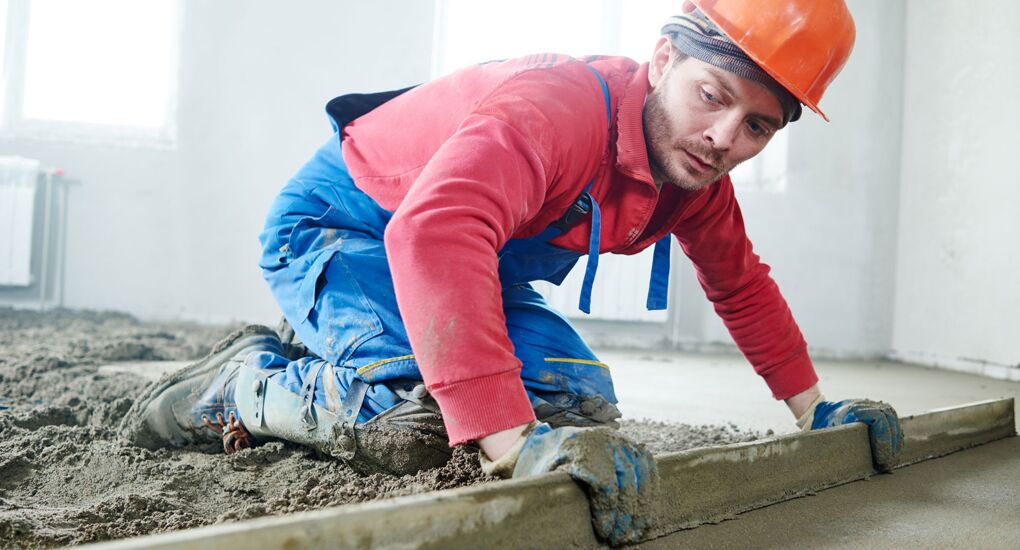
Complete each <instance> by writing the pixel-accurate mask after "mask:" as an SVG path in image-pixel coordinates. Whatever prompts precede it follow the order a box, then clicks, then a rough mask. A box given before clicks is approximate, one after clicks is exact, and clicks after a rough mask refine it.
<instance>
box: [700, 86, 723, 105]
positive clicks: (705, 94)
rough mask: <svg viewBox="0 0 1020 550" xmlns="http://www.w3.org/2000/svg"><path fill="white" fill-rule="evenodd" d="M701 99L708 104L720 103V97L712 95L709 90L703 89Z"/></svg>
mask: <svg viewBox="0 0 1020 550" xmlns="http://www.w3.org/2000/svg"><path fill="white" fill-rule="evenodd" d="M701 99H704V100H705V101H707V102H708V103H720V100H719V96H717V95H715V94H714V93H712V91H711V90H709V89H708V88H702V89H701Z"/></svg>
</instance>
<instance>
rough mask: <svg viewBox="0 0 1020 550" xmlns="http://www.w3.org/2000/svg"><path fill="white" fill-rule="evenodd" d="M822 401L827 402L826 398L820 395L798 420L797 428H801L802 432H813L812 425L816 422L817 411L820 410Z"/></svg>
mask: <svg viewBox="0 0 1020 550" xmlns="http://www.w3.org/2000/svg"><path fill="white" fill-rule="evenodd" d="M822 401H825V396H824V395H822V394H820V393H819V394H818V397H816V398H815V400H814V401H812V402H811V404H810V405H808V408H807V410H806V411H804V414H802V415H800V418H798V419H797V427H798V428H800V429H801V431H805V432H807V431H810V430H811V425H812V424H814V422H815V409H817V408H818V404H819V403H821V402H822Z"/></svg>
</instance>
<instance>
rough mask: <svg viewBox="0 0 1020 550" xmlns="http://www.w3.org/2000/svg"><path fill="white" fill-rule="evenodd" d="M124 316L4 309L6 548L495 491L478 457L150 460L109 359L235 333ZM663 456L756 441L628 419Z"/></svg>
mask: <svg viewBox="0 0 1020 550" xmlns="http://www.w3.org/2000/svg"><path fill="white" fill-rule="evenodd" d="M235 328H237V327H234V326H230V327H212V328H211V327H206V326H200V325H194V324H182V323H173V324H171V323H162V324H155V323H141V322H139V321H137V320H136V319H134V318H133V317H131V316H128V315H125V314H120V313H109V312H103V313H97V312H88V311H68V310H58V311H51V312H35V311H21V310H13V309H10V308H0V548H47V547H53V546H62V545H71V544H81V543H85V542H94V541H101V540H109V539H116V538H123V537H130V536H136V535H144V534H150V533H157V532H162V531H171V530H176V529H185V528H189V527H197V526H201V525H208V524H212V523H218V522H223V521H231V520H239V519H247V518H253V517H259V516H265V515H273V514H284V513H289V512H296V511H303V510H312V509H317V508H323V507H327V506H334V505H340V504H349V503H357V502H365V501H369V500H375V499H379V498H388V497H395V496H402V495H410V494H416V493H423V492H427V491H433V490H439V489H447V488H453V487H462V486H466V485H472V484H476V483H480V482H485V481H488V480H489V479H490V478H487V477H486V476H485V475H484V474H483V473H482V472H481V470H480V468H479V467H478V459H477V454H476V452H474V451H472V450H470V449H467V448H463V447H461V448H458V449H456V450H455V451H454V453H453V458H452V459H451V460H450V462H449V463H447V464H446V465H445V466H442V467H440V468H434V469H431V470H426V471H423V472H420V473H418V474H415V475H408V476H392V475H385V474H374V475H370V476H362V475H359V474H357V473H355V472H354V471H352V470H351V469H350V468H348V467H347V466H346V465H344V464H343V463H341V462H338V461H335V460H331V459H324V458H322V457H321V456H319V455H317V454H316V453H315V451H312V450H311V449H306V448H303V447H299V446H295V445H290V444H286V443H280V442H273V443H268V444H265V445H262V446H260V447H257V448H255V449H251V450H246V451H243V452H240V453H237V454H234V455H230V456H227V455H224V454H222V451H221V450H220V449H219V446H218V445H210V446H208V447H192V448H183V449H159V450H156V451H150V450H147V449H143V448H140V447H135V446H133V445H130V444H127V443H125V442H124V441H122V440H120V439H119V438H118V437H117V435H116V431H117V427H118V425H119V424H120V421H121V420H122V418H123V416H124V415H125V414H126V413H127V411H128V410H129V409H130V408H131V404H132V403H133V398H134V397H135V396H137V395H138V394H139V393H140V392H141V390H142V389H143V388H144V387H145V385H146V380H144V379H143V378H142V377H140V376H134V375H131V374H127V373H120V372H112V373H111V372H100V370H99V366H100V365H102V364H105V363H109V362H111V361H143V360H146V361H148V360H151V361H169V360H178V361H180V360H190V359H197V358H199V357H201V356H203V355H204V354H205V353H207V352H208V351H209V350H210V349H211V348H212V346H213V344H214V343H215V342H216V341H217V340H219V339H220V338H221V337H222V336H224V335H225V334H227V333H228V332H229V331H230V330H231V329H235ZM621 424H622V430H623V431H624V433H626V434H627V435H629V436H631V437H633V438H635V439H637V440H639V441H641V442H643V443H645V445H646V446H647V447H648V448H649V450H651V451H652V452H653V453H663V452H667V451H676V450H682V449H686V448H692V447H698V446H705V445H720V444H727V443H733V442H738V441H750V440H753V439H755V438H756V437H760V435H761V434H756V433H752V432H746V431H740V429H738V428H737V427H735V426H722V427H720V426H688V425H683V424H665V423H659V422H644V421H639V422H635V421H623V422H622V423H621Z"/></svg>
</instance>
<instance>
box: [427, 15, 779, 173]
mask: <svg viewBox="0 0 1020 550" xmlns="http://www.w3.org/2000/svg"><path fill="white" fill-rule="evenodd" d="M680 5H681V2H680V1H679V0H642V1H641V2H628V3H626V4H625V3H624V1H623V0H557V1H555V2H548V1H543V0H518V1H517V2H513V3H509V4H508V3H498V2H478V1H477V0H437V3H436V7H437V16H436V40H435V47H434V50H433V70H432V73H433V75H434V76H441V75H444V74H447V73H450V72H452V71H455V70H457V69H459V68H460V67H463V66H466V65H470V64H472V63H480V62H483V61H490V60H493V59H506V58H511V57H517V56H522V55H527V54H530V53H539V52H556V53H566V54H569V55H574V56H580V55H587V54H606V55H624V56H627V57H630V58H631V59H634V60H636V61H638V62H645V61H647V60H648V59H649V58H650V57H651V55H652V51H653V49H654V48H655V43H656V41H657V40H658V37H659V30H660V29H661V28H662V24H663V23H664V22H665V21H666V19H667V18H669V17H670V16H671V15H675V14H676V12H677V10H678V9H679V7H680ZM789 131H790V130H789V129H786V130H784V131H781V132H779V133H777V134H776V136H775V137H774V138H773V139H772V141H771V142H770V143H769V145H768V147H767V148H766V149H765V151H763V152H762V153H761V154H760V155H758V156H756V157H755V158H753V159H751V160H749V161H747V162H745V163H744V164H742V165H740V166H738V167H737V168H736V169H735V170H734V171H733V173H732V174H731V176H732V179H733V183H734V186H735V187H736V188H737V189H739V190H743V191H763V192H783V191H784V190H785V189H786V163H787V140H788V137H787V134H788V133H789Z"/></svg>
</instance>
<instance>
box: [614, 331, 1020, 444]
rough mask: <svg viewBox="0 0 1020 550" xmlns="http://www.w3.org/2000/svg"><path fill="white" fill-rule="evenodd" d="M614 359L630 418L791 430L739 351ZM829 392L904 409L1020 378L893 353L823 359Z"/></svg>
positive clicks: (999, 392) (1003, 392)
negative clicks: (902, 359) (892, 358)
mask: <svg viewBox="0 0 1020 550" xmlns="http://www.w3.org/2000/svg"><path fill="white" fill-rule="evenodd" d="M597 351H598V355H599V358H600V359H601V360H602V361H603V362H605V363H606V364H608V365H609V368H610V371H611V372H612V375H613V381H614V383H615V386H616V396H617V398H618V399H619V401H620V404H619V407H620V410H621V411H622V412H623V414H624V416H625V417H626V418H635V419H636V418H650V419H652V420H659V421H671V422H686V423H688V424H720V423H726V422H732V423H734V424H736V425H737V426H739V427H741V428H748V429H755V430H768V429H771V430H774V431H775V432H776V433H790V432H794V431H796V430H797V427H796V425H795V424H794V419H793V416H792V415H791V414H790V410H789V409H788V408H787V407H786V405H785V404H784V403H783V402H782V401H776V400H775V399H773V398H772V394H771V392H770V391H769V389H768V387H767V386H766V385H765V382H764V381H763V380H762V378H761V377H760V376H758V375H757V374H755V373H754V369H752V368H751V365H750V364H749V363H748V362H747V360H746V359H744V358H743V357H742V356H739V355H722V354H697V353H680V352H651V351H610V350H597ZM815 370H816V372H817V373H818V377H819V379H820V381H819V387H820V388H821V390H822V393H823V394H825V396H826V397H827V398H829V399H833V400H839V399H847V398H851V397H865V398H868V399H878V400H881V401H886V402H888V403H890V404H892V405H893V406H894V407H895V408H896V410H897V411H898V412H899V413H900V416H907V415H911V414H919V413H922V412H925V411H930V410H932V409H937V408H941V407H949V406H953V405H960V404H962V403H973V402H975V401H983V400H986V399H999V398H1005V397H1013V398H1015V399H1016V402H1017V409H1016V413H1017V415H1018V416H1020V383H1018V382H1007V381H1004V380H995V379H991V378H986V377H982V376H978V375H974V374H967V373H961V372H954V371H947V370H940V369H932V368H927V367H920V366H916V365H908V364H903V363H894V362H889V361H829V360H825V361H815Z"/></svg>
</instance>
